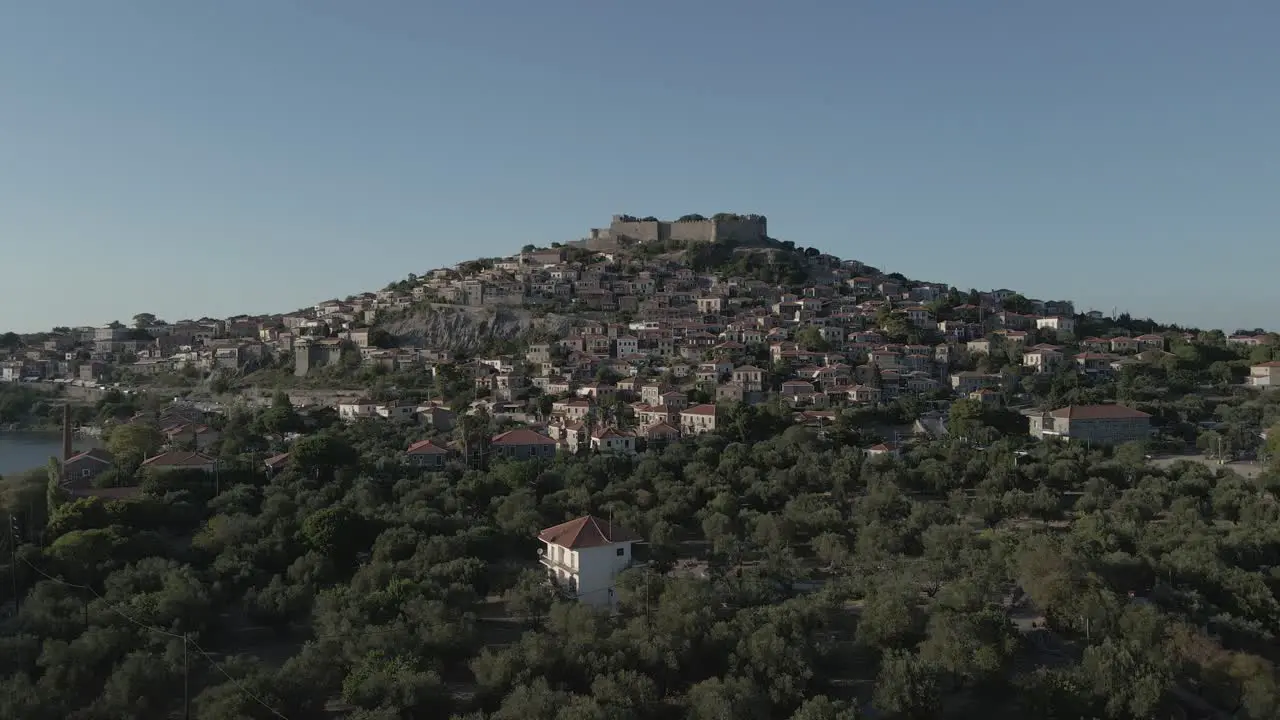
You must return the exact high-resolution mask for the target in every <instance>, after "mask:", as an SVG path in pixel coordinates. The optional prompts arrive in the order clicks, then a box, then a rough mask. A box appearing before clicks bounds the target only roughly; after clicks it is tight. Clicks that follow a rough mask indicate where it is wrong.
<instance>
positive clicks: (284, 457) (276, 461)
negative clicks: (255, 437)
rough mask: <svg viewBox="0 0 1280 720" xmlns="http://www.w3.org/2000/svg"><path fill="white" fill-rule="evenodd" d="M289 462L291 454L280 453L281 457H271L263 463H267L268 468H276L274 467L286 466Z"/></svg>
mask: <svg viewBox="0 0 1280 720" xmlns="http://www.w3.org/2000/svg"><path fill="white" fill-rule="evenodd" d="M288 461H289V453H287V452H286V453H280V454H279V455H272V456H271V457H269V458H267V459H266V460H264V461H263V462H265V463H266V465H267V467H272V468H274V467H280V466H281V465H284V464H285V463H286V462H288Z"/></svg>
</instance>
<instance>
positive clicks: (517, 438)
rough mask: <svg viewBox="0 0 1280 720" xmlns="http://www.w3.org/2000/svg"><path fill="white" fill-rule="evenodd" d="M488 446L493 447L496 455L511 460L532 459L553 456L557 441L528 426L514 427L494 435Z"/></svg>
mask: <svg viewBox="0 0 1280 720" xmlns="http://www.w3.org/2000/svg"><path fill="white" fill-rule="evenodd" d="M489 446H490V447H492V448H493V452H494V453H495V454H496V455H500V456H502V457H506V458H511V459H513V460H532V459H534V458H547V459H551V458H553V457H555V456H556V447H557V446H558V443H557V442H556V441H555V440H552V439H551V438H549V437H547V436H546V435H543V434H542V433H539V432H534V431H533V430H530V429H528V428H516V429H515V430H508V431H507V432H504V433H501V434H499V435H494V436H493V439H492V440H490V441H489Z"/></svg>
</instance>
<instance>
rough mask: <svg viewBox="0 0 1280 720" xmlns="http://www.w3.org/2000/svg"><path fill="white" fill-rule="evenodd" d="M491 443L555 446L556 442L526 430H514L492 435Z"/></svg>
mask: <svg viewBox="0 0 1280 720" xmlns="http://www.w3.org/2000/svg"><path fill="white" fill-rule="evenodd" d="M492 443H493V444H494V445H555V444H556V441H555V440H552V439H551V438H549V437H547V436H546V435H543V434H541V433H536V432H534V431H532V430H529V429H527V428H516V429H515V430H508V431H506V432H504V433H501V434H499V435H494V436H493V440H492Z"/></svg>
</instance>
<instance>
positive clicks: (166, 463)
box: [142, 450, 215, 467]
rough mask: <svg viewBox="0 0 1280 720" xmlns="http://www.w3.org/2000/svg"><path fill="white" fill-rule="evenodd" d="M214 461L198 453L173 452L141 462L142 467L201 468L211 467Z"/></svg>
mask: <svg viewBox="0 0 1280 720" xmlns="http://www.w3.org/2000/svg"><path fill="white" fill-rule="evenodd" d="M214 462H215V461H214V459H213V458H211V457H209V456H208V455H205V454H204V453H200V452H182V451H180V450H175V451H173V452H167V453H163V454H160V455H156V456H155V457H153V458H147V459H146V460H145V461H143V463H142V466H143V467H203V466H205V465H212V464H213V463H214Z"/></svg>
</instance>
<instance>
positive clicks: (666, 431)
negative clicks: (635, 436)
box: [640, 420, 680, 447]
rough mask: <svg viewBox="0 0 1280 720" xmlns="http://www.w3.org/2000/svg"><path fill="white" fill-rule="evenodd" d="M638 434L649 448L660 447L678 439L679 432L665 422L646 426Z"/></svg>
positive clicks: (661, 421)
mask: <svg viewBox="0 0 1280 720" xmlns="http://www.w3.org/2000/svg"><path fill="white" fill-rule="evenodd" d="M640 434H641V435H642V436H643V437H644V439H645V441H646V442H648V443H649V445H650V446H651V447H653V446H658V447H660V446H662V445H665V444H667V443H672V442H675V441H677V440H679V439H680V430H679V429H677V428H676V427H675V426H674V425H672V424H671V423H669V422H667V421H665V420H660V421H658V422H655V423H653V424H651V425H648V426H647V427H645V428H644V429H643V430H641V431H640Z"/></svg>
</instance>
